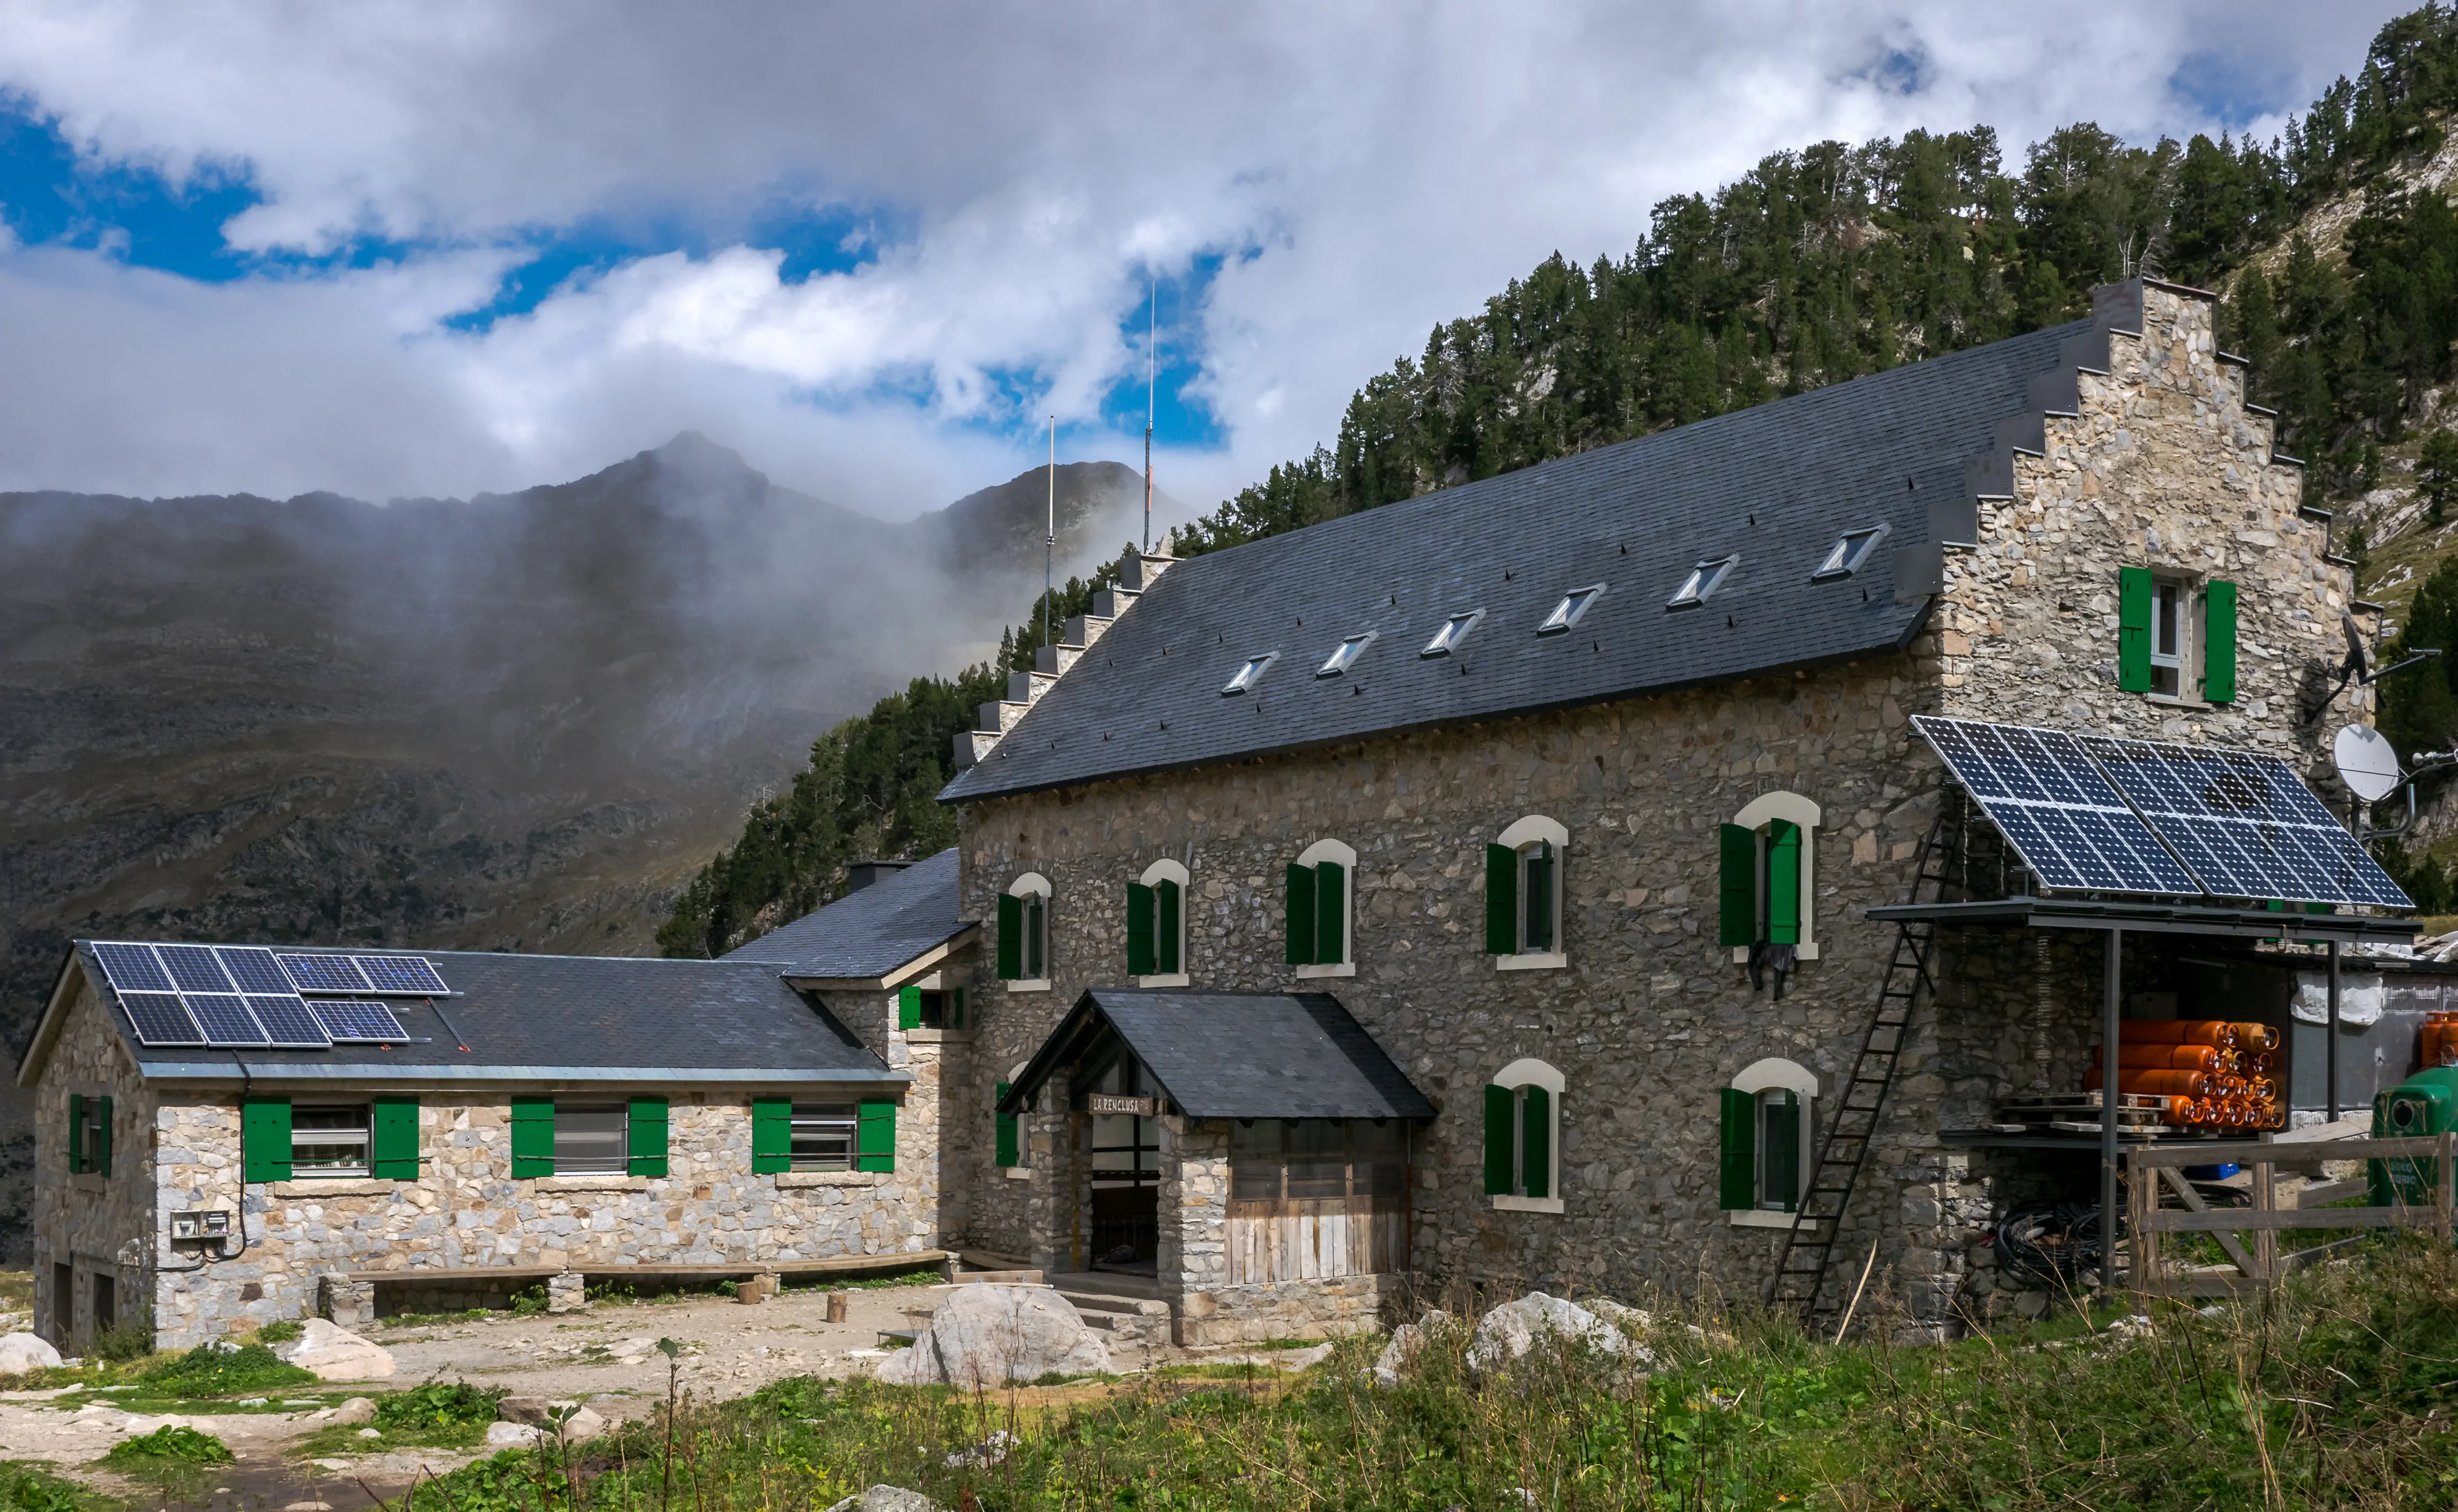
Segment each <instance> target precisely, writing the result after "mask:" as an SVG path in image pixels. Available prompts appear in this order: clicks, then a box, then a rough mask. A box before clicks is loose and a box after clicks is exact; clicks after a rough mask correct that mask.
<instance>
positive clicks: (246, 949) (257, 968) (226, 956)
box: [214, 945, 299, 994]
mask: <svg viewBox="0 0 2458 1512" xmlns="http://www.w3.org/2000/svg"><path fill="white" fill-rule="evenodd" d="M214 959H215V960H217V961H219V962H220V963H222V969H223V970H224V971H227V972H229V973H230V979H231V980H232V981H233V982H236V983H238V984H239V989H240V991H241V992H275V993H291V994H296V993H297V992H298V990H299V989H298V988H297V987H294V986H292V985H291V984H290V979H289V978H288V977H286V976H284V975H282V972H281V963H280V962H278V961H276V960H274V959H273V952H272V951H270V950H267V949H264V948H263V947H262V946H260V945H216V946H215V947H214Z"/></svg>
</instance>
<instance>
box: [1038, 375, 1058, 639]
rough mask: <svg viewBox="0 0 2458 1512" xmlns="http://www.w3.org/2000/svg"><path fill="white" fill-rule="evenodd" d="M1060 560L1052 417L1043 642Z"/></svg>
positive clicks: (1043, 549)
mask: <svg viewBox="0 0 2458 1512" xmlns="http://www.w3.org/2000/svg"><path fill="white" fill-rule="evenodd" d="M1057 560H1058V417H1057V416H1056V415H1052V416H1051V417H1050V522H1049V526H1048V528H1047V531H1046V533H1044V535H1043V536H1042V538H1041V643H1042V644H1043V645H1044V646H1047V645H1049V644H1050V594H1051V589H1052V573H1053V572H1054V570H1055V568H1056V563H1057Z"/></svg>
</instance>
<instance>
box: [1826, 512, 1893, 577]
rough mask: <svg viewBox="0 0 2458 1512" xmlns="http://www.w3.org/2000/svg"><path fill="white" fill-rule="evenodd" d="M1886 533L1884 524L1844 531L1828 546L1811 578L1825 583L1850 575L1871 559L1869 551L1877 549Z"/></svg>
mask: <svg viewBox="0 0 2458 1512" xmlns="http://www.w3.org/2000/svg"><path fill="white" fill-rule="evenodd" d="M1885 533H1886V528H1885V526H1883V525H1873V526H1869V527H1867V528H1864V529H1859V530H1846V531H1844V532H1843V536H1842V538H1841V539H1839V540H1837V541H1836V543H1835V544H1834V545H1833V546H1831V547H1829V548H1827V549H1826V555H1825V557H1824V558H1823V560H1821V561H1820V562H1819V564H1818V570H1817V571H1815V572H1812V573H1810V574H1809V580H1810V581H1811V582H1813V583H1824V582H1828V581H1830V580H1832V579H1835V578H1839V577H1850V576H1851V575H1852V574H1853V573H1855V572H1858V571H1859V570H1861V567H1862V564H1864V563H1865V562H1867V561H1868V560H1869V553H1870V552H1871V551H1872V550H1875V549H1877V545H1878V542H1879V541H1881V540H1882V539H1884V538H1885Z"/></svg>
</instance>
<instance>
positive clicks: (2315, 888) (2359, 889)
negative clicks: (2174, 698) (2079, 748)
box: [2083, 735, 2414, 908]
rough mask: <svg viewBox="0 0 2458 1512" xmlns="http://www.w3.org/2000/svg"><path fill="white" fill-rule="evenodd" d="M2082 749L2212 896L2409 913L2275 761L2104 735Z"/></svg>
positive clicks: (2382, 876) (2406, 903)
mask: <svg viewBox="0 0 2458 1512" xmlns="http://www.w3.org/2000/svg"><path fill="white" fill-rule="evenodd" d="M2083 743H2084V746H2085V748H2086V749H2088V750H2089V751H2090V752H2091V754H2092V756H2093V757H2094V758H2096V759H2097V761H2098V762H2099V765H2100V767H2101V769H2102V770H2103V771H2105V772H2107V774H2108V776H2109V777H2110V779H2111V780H2112V781H2114V783H2115V784H2116V786H2117V787H2118V788H2119V789H2120V790H2122V791H2123V792H2124V794H2125V796H2126V797H2128V798H2131V799H2132V800H2133V801H2134V805H2135V807H2136V808H2137V809H2139V810H2141V811H2142V813H2144V814H2145V815H2147V816H2149V818H2150V819H2151V822H2152V823H2154V824H2156V826H2158V829H2159V833H2160V834H2161V835H2162V836H2163V837H2165V838H2166V839H2167V840H2168V842H2169V843H2170V844H2172V845H2174V846H2176V847H2177V853H2178V854H2179V855H2181V856H2182V857H2184V859H2185V863H2186V864H2187V865H2189V866H2191V867H2192V868H2193V870H2194V874H2195V875H2196V876H2197V877H2198V878H2200V879H2201V881H2202V884H2203V885H2204V886H2205V887H2206V888H2208V889H2209V890H2210V891H2211V892H2213V893H2216V894H2218V895H2219V896H2221V897H2228V898H2262V899H2267V898H2277V899H2283V900H2289V901H2298V902H2328V903H2376V904H2380V905H2382V906H2384V907H2389V908H2411V907H2413V906H2414V903H2413V902H2412V901H2410V900H2409V899H2408V898H2407V896H2406V894H2405V893H2403V892H2401V891H2400V890H2399V887H2398V884H2397V883H2396V882H2393V881H2391V880H2390V879H2389V874H2388V873H2386V872H2385V871H2383V870H2382V869H2381V867H2380V866H2379V865H2378V864H2377V863H2376V862H2375V861H2374V860H2373V859H2372V858H2371V857H2369V856H2367V855H2365V854H2364V849H2363V847H2361V846H2359V845H2358V844H2357V843H2356V842H2355V839H2354V837H2352V836H2350V835H2349V834H2348V833H2347V832H2346V830H2345V829H2344V828H2343V826H2342V825H2341V824H2340V823H2339V821H2338V819H2337V818H2334V817H2333V816H2332V815H2331V813H2330V811H2329V810H2328V809H2326V808H2323V806H2322V800H2321V799H2320V798H2318V797H2314V796H2313V791H2312V790H2311V789H2310V788H2308V787H2306V786H2305V785H2304V783H2303V781H2302V778H2300V777H2297V775H2296V773H2295V771H2294V770H2293V769H2292V768H2290V767H2289V766H2288V765H2287V763H2286V762H2284V761H2282V760H2281V759H2280V758H2279V757H2277V756H2263V755H2261V754H2260V753H2258V752H2253V751H2236V750H2229V749H2227V748H2224V747H2217V748H2214V747H2208V746H2187V745H2175V744H2171V743H2168V742H2165V741H2156V740H2123V739H2116V738H2113V737H2111V736H2106V735H2093V736H2089V737H2087V738H2086V739H2085V740H2084V742H2083Z"/></svg>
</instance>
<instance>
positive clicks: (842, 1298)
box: [828, 1292, 853, 1323]
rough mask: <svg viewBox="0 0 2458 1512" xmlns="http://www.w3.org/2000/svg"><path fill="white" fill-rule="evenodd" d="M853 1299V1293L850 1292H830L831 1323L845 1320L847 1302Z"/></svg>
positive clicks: (829, 1313) (829, 1315)
mask: <svg viewBox="0 0 2458 1512" xmlns="http://www.w3.org/2000/svg"><path fill="white" fill-rule="evenodd" d="M852 1300H853V1295H852V1294H851V1293H849V1292H830V1293H829V1294H828V1321H829V1322H831V1323H842V1322H844V1320H845V1307H846V1304H848V1303H849V1302H851V1301H852Z"/></svg>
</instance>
